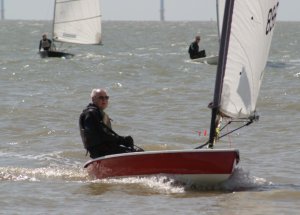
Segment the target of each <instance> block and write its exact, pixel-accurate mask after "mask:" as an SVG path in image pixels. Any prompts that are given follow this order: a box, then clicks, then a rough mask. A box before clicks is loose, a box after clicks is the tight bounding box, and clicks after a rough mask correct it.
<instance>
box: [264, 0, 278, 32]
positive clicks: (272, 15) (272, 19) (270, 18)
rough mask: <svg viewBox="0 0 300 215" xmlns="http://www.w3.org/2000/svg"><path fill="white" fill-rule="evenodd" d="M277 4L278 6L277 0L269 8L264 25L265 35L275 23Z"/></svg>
mask: <svg viewBox="0 0 300 215" xmlns="http://www.w3.org/2000/svg"><path fill="white" fill-rule="evenodd" d="M278 6H279V2H277V4H276V5H274V7H273V8H270V10H269V13H268V21H267V26H266V35H268V34H269V33H270V32H271V31H272V29H273V27H274V25H275V21H276V15H277V9H278Z"/></svg>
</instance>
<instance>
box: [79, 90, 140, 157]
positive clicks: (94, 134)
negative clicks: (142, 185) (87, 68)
mask: <svg viewBox="0 0 300 215" xmlns="http://www.w3.org/2000/svg"><path fill="white" fill-rule="evenodd" d="M91 99H92V103H90V104H88V105H87V107H86V108H85V109H84V110H83V111H82V113H81V115H80V117H79V127H80V135H81V139H82V142H83V144H84V147H85V149H86V150H87V152H89V154H90V157H91V158H97V157H100V156H104V155H109V154H118V153H126V152H134V151H136V150H135V149H134V144H133V139H132V137H131V136H126V137H124V136H120V135H118V134H117V133H116V132H114V131H113V130H112V128H111V119H110V118H109V116H108V115H107V114H106V113H105V112H104V110H105V109H106V108H107V106H108V100H109V96H108V95H107V91H106V90H104V89H93V90H92V92H91Z"/></svg>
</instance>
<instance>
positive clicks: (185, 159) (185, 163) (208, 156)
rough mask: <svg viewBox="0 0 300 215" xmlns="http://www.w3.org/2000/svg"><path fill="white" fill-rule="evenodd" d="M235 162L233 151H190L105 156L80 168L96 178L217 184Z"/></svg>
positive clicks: (237, 154)
mask: <svg viewBox="0 0 300 215" xmlns="http://www.w3.org/2000/svg"><path fill="white" fill-rule="evenodd" d="M238 162H239V152H238V150H235V149H224V150H219V149H194V150H166V151H149V152H135V153H125V154H116V155H109V156H105V157H101V158H97V159H93V160H90V161H88V162H87V163H86V164H85V165H84V167H85V168H88V172H89V174H90V175H93V176H94V177H96V178H97V179H103V178H118V177H130V176H148V175H158V174H163V175H171V176H175V178H185V179H189V178H194V179H195V178H197V180H198V179H199V178H200V180H202V181H203V180H204V181H206V180H207V181H210V180H211V181H216V182H220V181H222V180H226V179H227V178H228V177H229V176H230V175H231V174H232V172H233V170H234V167H235V166H236V164H237V163H238Z"/></svg>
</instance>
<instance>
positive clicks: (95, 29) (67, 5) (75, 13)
mask: <svg viewBox="0 0 300 215" xmlns="http://www.w3.org/2000/svg"><path fill="white" fill-rule="evenodd" d="M53 22H54V23H53V40H55V41H59V42H68V43H78V44H100V43H101V13H100V3H99V0H56V1H55V7H54V20H53Z"/></svg>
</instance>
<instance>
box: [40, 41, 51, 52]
mask: <svg viewBox="0 0 300 215" xmlns="http://www.w3.org/2000/svg"><path fill="white" fill-rule="evenodd" d="M51 44H52V41H51V40H50V39H45V40H44V39H42V40H40V45H39V51H40V50H41V48H43V49H44V50H45V51H48V50H49V49H50V48H51Z"/></svg>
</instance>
